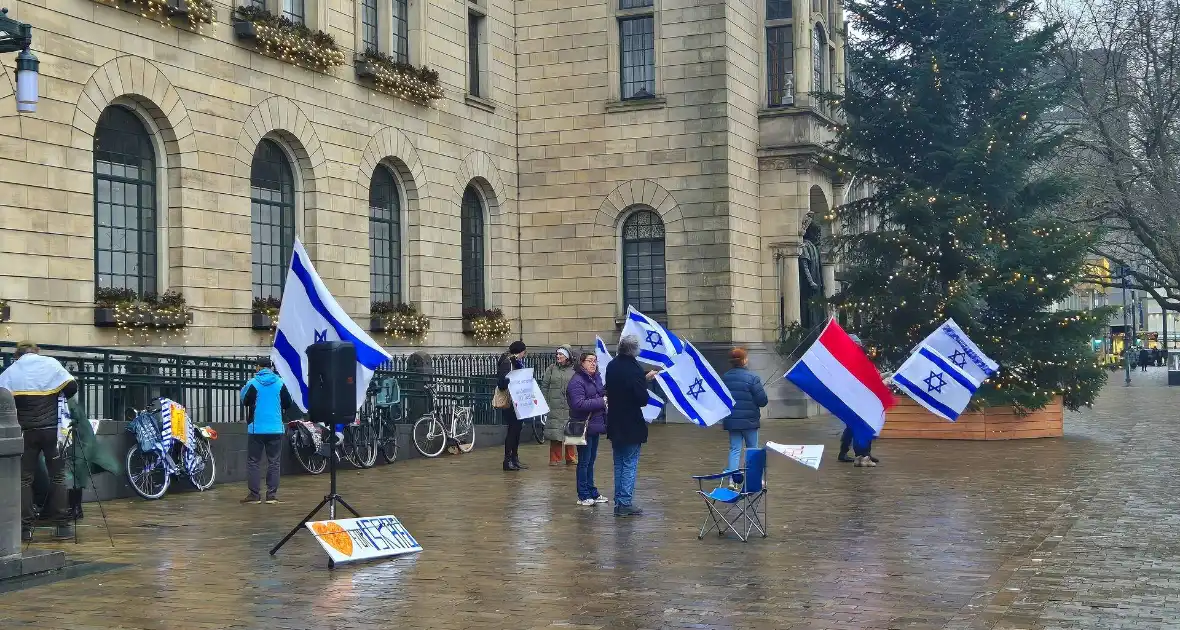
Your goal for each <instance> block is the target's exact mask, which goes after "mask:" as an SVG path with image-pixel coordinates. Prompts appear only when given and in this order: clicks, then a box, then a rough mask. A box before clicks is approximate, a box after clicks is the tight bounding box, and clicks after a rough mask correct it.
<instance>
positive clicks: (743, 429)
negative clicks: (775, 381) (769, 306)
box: [721, 348, 769, 482]
mask: <svg viewBox="0 0 1180 630" xmlns="http://www.w3.org/2000/svg"><path fill="white" fill-rule="evenodd" d="M749 362H750V360H749V358H748V357H747V355H746V349H745V348H734V349H733V350H730V352H729V364H730V365H731V366H733V367H731V368H730V369H729V371H728V372H726V373H725V375H724V376H722V377H721V380H722V381H723V382H724V383H725V386H726V387H727V388H729V393H730V394H732V395H733V401H734V406H733V411H730V412H729V416H727V417H726V418H725V420H723V421H722V422H723V425H722V426H724V427H725V430H726V431H728V432H729V462H728V464H727V465H726V468H725V469H726V470H736V469H737V468H738V466H740V465H741V460H742V453H743V452H744V450H745V448H758V429H759V428H761V426H762V408H763V407H765V406H766V405H767V403H769V400H767V398H766V389H765V388H763V387H762V379H760V378H758V375H757V374H755V373H753V372H751V371H750V370H748V369H747V368H746V365H747V364H748V363H749ZM743 447H744V448H743ZM735 482H736V479H735Z"/></svg>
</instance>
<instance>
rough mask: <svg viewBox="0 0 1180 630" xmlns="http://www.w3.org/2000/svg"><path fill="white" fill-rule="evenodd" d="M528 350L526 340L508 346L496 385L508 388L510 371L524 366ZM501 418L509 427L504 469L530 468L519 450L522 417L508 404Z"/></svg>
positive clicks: (499, 363) (500, 365) (501, 412)
mask: <svg viewBox="0 0 1180 630" xmlns="http://www.w3.org/2000/svg"><path fill="white" fill-rule="evenodd" d="M526 350H527V349H526V348H525V345H524V342H523V341H519V340H517V341H513V342H512V345H510V346H508V352H505V353H504V354H502V355H500V360H499V361H498V362H497V363H496V387H499V388H500V389H503V390H505V391H507V390H508V373H509V372H511V371H512V370H519V369H521V368H523V367H524V355H525V351H526ZM500 418H501V419H502V420H503V421H504V425H505V426H507V427H508V435H507V436H505V437H504V470H506V471H515V470H523V469H525V468H528V466H525V465H524V464H522V463H520V455H519V453H518V452H517V451H518V449H519V448H520V432H521V429H522V428H523V426H524V425H523V423H522V422H521V421H520V418H517V417H516V410H515V409H513V408H512V405H508V408H507V409H501V410H500Z"/></svg>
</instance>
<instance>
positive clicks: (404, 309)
mask: <svg viewBox="0 0 1180 630" xmlns="http://www.w3.org/2000/svg"><path fill="white" fill-rule="evenodd" d="M369 331H370V332H376V333H385V334H387V335H389V336H391V337H393V338H395V339H409V340H421V339H423V338H425V337H426V334H427V333H428V332H430V318H428V317H426V315H423V314H422V313H419V312H418V309H417V308H415V307H414V306H412V305H409V304H393V303H390V302H375V303H374V304H373V305H372V306H371V307H370V308H369Z"/></svg>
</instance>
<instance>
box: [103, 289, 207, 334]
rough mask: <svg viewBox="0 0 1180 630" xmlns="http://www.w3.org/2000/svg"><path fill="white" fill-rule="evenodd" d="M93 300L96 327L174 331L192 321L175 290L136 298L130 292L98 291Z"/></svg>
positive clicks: (135, 294) (119, 290)
mask: <svg viewBox="0 0 1180 630" xmlns="http://www.w3.org/2000/svg"><path fill="white" fill-rule="evenodd" d="M94 300H95V303H94V325H95V326H97V327H99V328H154V329H157V330H178V329H181V328H186V327H187V326H188V325H189V324H191V323H192V321H193V314H192V311H190V310H189V309H188V306H187V305H186V304H185V303H184V296H182V295H181V294H180V293H178V292H176V291H168V292H167V293H164V294H163V295H159V296H157V295H156V294H154V293H148V294H145V295H143V296H140V295H139V294H138V293H136V292H135V291H132V290H131V289H111V288H100V289H98V290H96V291H95V295H94Z"/></svg>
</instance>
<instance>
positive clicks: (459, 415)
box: [413, 383, 475, 457]
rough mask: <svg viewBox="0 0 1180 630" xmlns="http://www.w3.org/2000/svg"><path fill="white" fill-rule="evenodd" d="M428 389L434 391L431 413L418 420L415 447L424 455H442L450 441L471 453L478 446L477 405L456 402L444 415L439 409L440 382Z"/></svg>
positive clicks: (415, 427)
mask: <svg viewBox="0 0 1180 630" xmlns="http://www.w3.org/2000/svg"><path fill="white" fill-rule="evenodd" d="M424 389H426V391H428V392H430V413H427V414H426V415H424V416H422V417H421V418H418V420H417V421H416V422H414V430H413V437H414V448H416V449H418V452H419V453H422V456H423V457H438V456H439V455H441V454H442V452H443V450H444V449H446V448H447V446H448V445H450V446H452V447H454V448H455V449H457V450H458V451H460V452H463V453H470V452H471V449H473V448H475V405H474V404H472V405H468V406H462V405H458V404H456V405H454V406H452V407H451V410H450V414H449V416H450V417H449V418H447V419H444V418H443V415H442V414H440V413H439V410H438V408H439V404H438V386H437V385H435V384H433V383H428V384H427V385H425V387H424Z"/></svg>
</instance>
